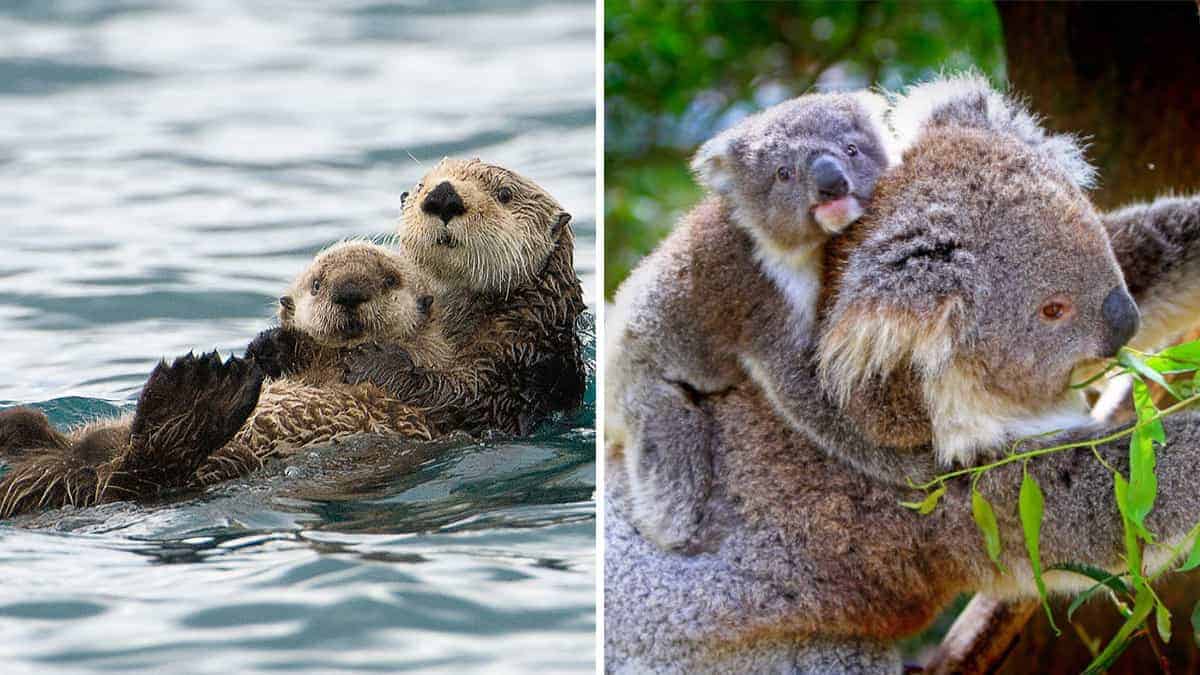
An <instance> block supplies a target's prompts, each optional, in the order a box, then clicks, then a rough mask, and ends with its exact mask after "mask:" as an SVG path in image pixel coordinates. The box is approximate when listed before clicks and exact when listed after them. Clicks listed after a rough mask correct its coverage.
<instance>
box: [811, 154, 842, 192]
mask: <svg viewBox="0 0 1200 675" xmlns="http://www.w3.org/2000/svg"><path fill="white" fill-rule="evenodd" d="M809 170H810V171H811V172H812V177H813V183H814V184H816V186H817V194H818V195H820V197H821V199H822V200H824V201H828V200H833V199H841V198H842V197H845V196H846V195H848V194H850V181H849V180H847V179H846V173H845V172H844V171H842V167H841V165H840V164H838V163H837V160H835V159H833V158H832V157H830V156H829V155H821V156H820V157H818V158H817V159H816V161H814V162H813V163H812V166H811V167H809Z"/></svg>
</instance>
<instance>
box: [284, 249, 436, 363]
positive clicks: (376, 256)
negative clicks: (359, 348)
mask: <svg viewBox="0 0 1200 675" xmlns="http://www.w3.org/2000/svg"><path fill="white" fill-rule="evenodd" d="M432 303H433V296H432V295H429V294H428V292H427V290H426V289H425V288H424V284H422V283H421V279H420V277H419V275H418V274H416V272H415V270H413V269H412V267H411V265H409V264H407V263H406V262H405V260H404V258H402V257H401V256H399V255H398V254H397V253H395V252H394V251H391V250H390V249H387V248H385V247H383V246H379V245H377V244H372V243H369V242H363V241H350V242H343V243H340V244H336V245H334V246H331V247H330V248H327V249H325V250H324V251H322V252H321V253H319V254H318V255H317V257H316V258H314V259H313V261H312V263H311V264H310V265H309V266H308V268H307V269H305V270H304V272H302V273H301V274H300V276H299V277H297V278H296V280H295V281H294V282H292V285H291V287H289V289H288V292H287V295H284V296H283V297H281V298H280V299H279V322H280V324H281V325H283V326H285V327H289V328H295V329H296V330H299V331H300V332H303V333H306V334H307V335H309V336H311V337H312V338H313V339H314V340H316V341H317V342H318V343H320V344H323V345H326V346H333V347H345V346H351V345H355V344H358V343H361V342H367V341H380V340H394V341H405V340H408V339H411V338H412V337H413V336H414V335H416V333H417V332H418V331H419V330H420V329H421V327H422V326H424V325H425V324H426V322H427V321H428V319H429V313H430V308H431V305H432Z"/></svg>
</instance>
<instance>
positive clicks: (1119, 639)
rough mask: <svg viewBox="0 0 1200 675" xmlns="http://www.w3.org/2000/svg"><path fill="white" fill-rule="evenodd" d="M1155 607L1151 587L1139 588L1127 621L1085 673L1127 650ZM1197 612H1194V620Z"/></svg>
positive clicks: (1103, 666)
mask: <svg viewBox="0 0 1200 675" xmlns="http://www.w3.org/2000/svg"><path fill="white" fill-rule="evenodd" d="M1153 609H1154V595H1153V594H1152V593H1151V592H1150V588H1149V587H1147V586H1142V587H1141V588H1139V589H1138V594H1137V599H1136V600H1135V601H1134V603H1133V612H1132V613H1131V614H1130V615H1129V618H1128V619H1126V620H1125V623H1123V624H1121V627H1120V628H1119V629H1118V630H1117V634H1116V635H1114V636H1113V639H1112V640H1109V642H1108V644H1107V645H1106V646H1105V647H1104V651H1102V652H1100V653H1099V654H1098V655H1097V656H1096V658H1095V659H1093V660H1092V662H1091V663H1090V664H1088V667H1087V670H1085V671H1083V672H1084V674H1085V675H1093V674H1094V673H1099V672H1101V671H1103V670H1105V669H1107V668H1108V667H1109V666H1111V665H1112V663H1113V661H1116V660H1117V657H1118V656H1120V655H1121V652H1124V651H1125V648H1126V647H1128V646H1129V638H1130V636H1132V635H1133V633H1134V631H1136V630H1137V629H1139V628H1141V627H1142V625H1143V624H1144V623H1146V618H1147V617H1149V616H1150V611H1151V610H1153ZM1194 619H1195V614H1193V620H1194Z"/></svg>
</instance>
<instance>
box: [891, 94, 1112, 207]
mask: <svg viewBox="0 0 1200 675" xmlns="http://www.w3.org/2000/svg"><path fill="white" fill-rule="evenodd" d="M892 126H893V127H894V128H895V130H896V134H897V136H898V137H899V139H900V142H901V144H902V145H903V146H904V147H908V146H911V145H912V144H913V143H914V142H915V141H916V140H917V138H919V137H920V135H921V134H922V133H924V132H926V131H929V130H931V129H935V128H938V127H949V126H964V127H971V128H976V129H987V130H991V131H997V132H1000V133H1005V134H1011V135H1012V136H1015V137H1016V138H1017V139H1018V140H1020V141H1021V142H1022V143H1024V144H1026V145H1028V146H1029V147H1030V148H1032V149H1033V150H1034V151H1036V152H1037V153H1038V154H1040V155H1042V156H1043V157H1045V158H1046V159H1048V160H1050V161H1051V162H1053V163H1054V164H1056V165H1057V166H1058V167H1059V168H1060V169H1061V171H1062V172H1063V174H1064V175H1065V176H1066V177H1067V179H1068V180H1070V181H1071V182H1072V183H1074V184H1075V185H1077V186H1079V187H1080V188H1082V189H1085V190H1086V189H1090V188H1091V187H1093V185H1094V184H1095V180H1096V169H1095V167H1093V166H1092V165H1091V164H1089V163H1088V161H1087V158H1086V157H1085V156H1084V145H1083V143H1082V142H1081V141H1080V140H1079V139H1078V138H1077V137H1075V136H1072V135H1070V134H1051V133H1047V132H1046V130H1045V129H1043V128H1042V126H1041V121H1040V120H1039V119H1038V118H1037V116H1035V115H1034V114H1033V113H1031V112H1029V110H1028V109H1027V108H1026V107H1025V105H1024V104H1023V103H1022V102H1021V101H1020V100H1018V99H1017V98H1015V97H1014V96H1011V95H1008V96H1006V95H1005V94H1004V93H1002V92H1000V91H998V90H996V89H995V88H993V87H992V85H991V84H989V83H988V81H987V79H986V78H984V77H983V76H982V75H979V74H977V73H972V72H967V73H963V74H959V75H952V76H945V77H940V78H938V79H935V80H932V81H930V82H926V83H924V84H918V85H915V86H913V87H912V88H910V89H909V90H908V91H907V92H905V94H904V95H903V96H901V97H900V98H899V100H898V101H897V102H896V105H895V107H894V108H893V109H892Z"/></svg>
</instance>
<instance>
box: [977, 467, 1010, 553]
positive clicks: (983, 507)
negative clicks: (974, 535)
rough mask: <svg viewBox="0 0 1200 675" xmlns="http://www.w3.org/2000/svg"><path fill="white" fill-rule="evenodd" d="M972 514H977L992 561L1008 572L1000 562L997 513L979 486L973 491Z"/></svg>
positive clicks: (984, 543)
mask: <svg viewBox="0 0 1200 675" xmlns="http://www.w3.org/2000/svg"><path fill="white" fill-rule="evenodd" d="M971 515H973V516H975V524H976V525H977V526H979V532H980V533H981V534H983V546H984V548H985V549H986V550H987V554H988V557H989V558H991V559H992V562H994V563H996V567H998V568H1000V571H1001V572H1007V571H1008V570H1005V569H1004V564H1003V563H1001V562H1000V551H1001V546H1002V545H1001V543H1000V528H999V527H998V526H997V525H996V513H995V511H993V510H992V505H991V504H990V503H989V502H988V500H987V499H986V498H985V497H984V496H983V495H982V494H980V492H979V489H978V488H975V489H973V490H972V491H971Z"/></svg>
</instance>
